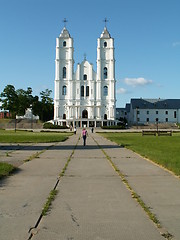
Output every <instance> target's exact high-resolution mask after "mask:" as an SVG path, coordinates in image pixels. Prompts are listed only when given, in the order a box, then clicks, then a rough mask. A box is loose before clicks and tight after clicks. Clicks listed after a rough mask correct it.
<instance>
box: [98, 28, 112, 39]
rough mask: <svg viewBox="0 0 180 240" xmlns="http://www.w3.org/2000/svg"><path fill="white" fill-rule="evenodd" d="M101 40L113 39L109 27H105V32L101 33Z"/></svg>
mask: <svg viewBox="0 0 180 240" xmlns="http://www.w3.org/2000/svg"><path fill="white" fill-rule="evenodd" d="M100 38H111V35H110V33H109V32H108V30H107V27H104V30H103V32H102V33H101V37H100Z"/></svg>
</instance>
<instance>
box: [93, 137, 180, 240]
mask: <svg viewBox="0 0 180 240" xmlns="http://www.w3.org/2000/svg"><path fill="white" fill-rule="evenodd" d="M95 138H96V140H97V141H98V142H103V143H104V144H112V145H116V143H113V142H111V141H109V140H107V139H104V138H103V137H101V136H100V135H96V136H95ZM116 146H117V145H116ZM105 151H106V153H107V154H108V155H109V156H110V157H111V159H112V160H113V162H114V163H115V165H116V166H117V167H118V169H119V170H120V171H121V172H122V173H123V174H124V175H125V177H126V179H127V180H128V183H129V184H130V186H131V187H132V188H133V190H134V191H135V192H136V193H137V194H138V195H139V196H140V197H141V199H142V200H143V201H144V202H145V203H146V205H147V206H149V207H150V209H151V212H153V213H154V214H155V215H156V216H157V218H158V219H159V221H160V223H161V225H162V227H163V228H164V230H165V231H168V232H169V233H171V234H172V235H173V236H174V239H178V240H180V179H179V178H178V177H176V176H175V175H174V174H172V173H171V172H169V171H168V170H165V169H164V168H162V167H160V166H158V165H157V164H155V163H153V162H152V161H149V160H147V159H145V158H143V157H141V156H139V155H138V154H136V153H134V152H133V151H131V150H128V149H126V148H122V147H119V148H115V149H114V150H113V151H111V150H110V149H105Z"/></svg>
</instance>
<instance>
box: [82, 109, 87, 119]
mask: <svg viewBox="0 0 180 240" xmlns="http://www.w3.org/2000/svg"><path fill="white" fill-rule="evenodd" d="M82 118H88V111H87V110H83V111H82Z"/></svg>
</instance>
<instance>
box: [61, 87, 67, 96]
mask: <svg viewBox="0 0 180 240" xmlns="http://www.w3.org/2000/svg"><path fill="white" fill-rule="evenodd" d="M66 94H67V87H66V86H63V87H62V95H66Z"/></svg>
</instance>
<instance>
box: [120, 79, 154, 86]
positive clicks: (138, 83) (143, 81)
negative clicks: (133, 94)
mask: <svg viewBox="0 0 180 240" xmlns="http://www.w3.org/2000/svg"><path fill="white" fill-rule="evenodd" d="M124 82H125V84H127V85H129V86H132V87H136V86H145V85H148V84H152V82H153V81H152V80H148V79H145V78H125V79H124Z"/></svg>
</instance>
